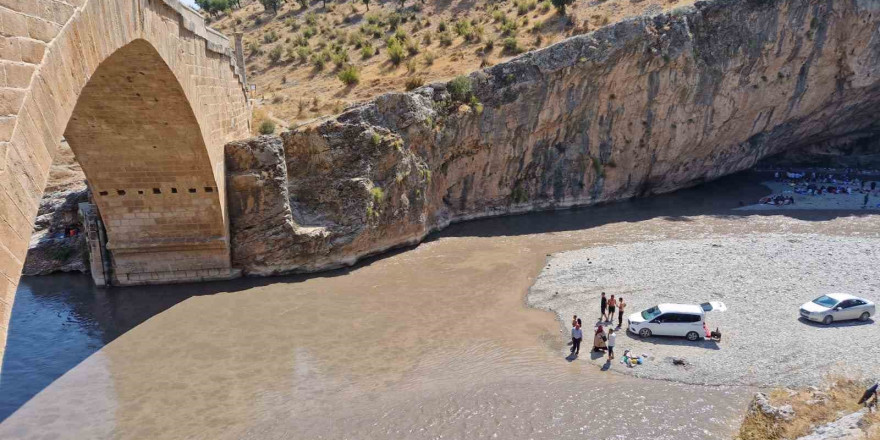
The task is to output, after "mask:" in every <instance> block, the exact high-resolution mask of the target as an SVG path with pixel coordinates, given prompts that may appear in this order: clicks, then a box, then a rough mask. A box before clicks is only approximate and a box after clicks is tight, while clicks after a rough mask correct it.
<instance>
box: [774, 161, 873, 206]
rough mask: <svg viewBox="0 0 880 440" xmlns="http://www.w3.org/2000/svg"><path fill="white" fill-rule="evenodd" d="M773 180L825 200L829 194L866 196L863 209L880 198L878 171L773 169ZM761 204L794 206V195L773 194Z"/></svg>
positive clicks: (800, 192) (805, 194)
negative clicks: (871, 200)
mask: <svg viewBox="0 0 880 440" xmlns="http://www.w3.org/2000/svg"><path fill="white" fill-rule="evenodd" d="M770 171H772V172H773V180H774V181H776V182H780V183H786V184H788V185H789V186H791V187H792V192H794V193H795V194H800V195H804V196H822V195H826V194H844V195H853V194H862V195H864V199H863V203H862V207H863V208H866V207H868V204H869V202H870V199H871V196H880V190H878V188H877V180H876V176H878V175H880V171H878V170H858V169H852V168H846V169H843V170H840V169H829V168H807V169H798V170H794V169H790V168H789V169H780V168H777V169H773V170H770ZM758 203H761V204H767V205H777V206H779V205H793V204H795V198H794V196H792V195H785V194H771V195H769V196H766V197H762V198H761V199H760V200H759V201H758Z"/></svg>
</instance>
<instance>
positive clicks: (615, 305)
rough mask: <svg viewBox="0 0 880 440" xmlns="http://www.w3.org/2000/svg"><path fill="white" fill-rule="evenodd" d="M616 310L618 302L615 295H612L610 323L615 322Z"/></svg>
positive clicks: (609, 312) (609, 311) (609, 307)
mask: <svg viewBox="0 0 880 440" xmlns="http://www.w3.org/2000/svg"><path fill="white" fill-rule="evenodd" d="M615 310H617V300H616V299H614V295H611V299H609V300H608V319H607V321H608V322H613V321H614V311H615Z"/></svg>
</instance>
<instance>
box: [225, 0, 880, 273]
mask: <svg viewBox="0 0 880 440" xmlns="http://www.w3.org/2000/svg"><path fill="white" fill-rule="evenodd" d="M878 22H880V1H876V0H864V1H857V2H834V1H818V0H776V1H768V0H715V1H710V2H698V3H696V5H695V6H694V7H691V8H686V9H681V10H676V11H673V12H672V13H668V14H664V15H659V16H656V17H650V18H647V17H639V18H634V19H631V20H628V21H623V22H621V23H618V24H615V25H612V26H609V27H606V28H603V29H600V30H597V31H595V32H593V33H591V34H587V35H582V36H576V37H573V38H569V39H567V40H565V41H562V42H560V43H557V44H555V45H553V46H550V47H547V48H545V49H541V50H538V51H535V52H532V53H528V54H525V55H522V56H520V57H518V58H515V59H513V60H511V61H510V62H507V63H502V64H498V65H496V66H493V67H491V68H489V69H486V70H484V71H480V72H475V73H473V74H471V75H470V76H469V78H470V83H471V85H472V89H473V92H474V100H471V99H470V97H469V96H467V94H464V96H453V95H454V94H453V93H451V89H450V85H449V84H432V85H430V86H427V87H423V88H421V89H418V90H415V91H413V92H410V93H392V94H387V95H383V96H380V97H378V98H376V99H374V100H373V101H371V102H369V103H366V104H363V105H361V106H358V107H355V108H351V109H348V110H347V111H345V112H344V113H343V114H341V115H339V116H337V117H335V118H332V119H329V120H320V121H316V122H314V123H312V124H309V125H307V126H303V127H299V128H297V129H295V130H293V131H291V132H289V133H285V134H283V135H282V140H283V143H284V152H285V162H286V166H287V171H286V173H287V176H288V177H287V191H288V197H289V208H290V213H291V216H292V230H293V234H294V237H290V238H289V239H288V240H286V241H285V240H282V241H278V248H284V247H286V246H289V248H285V249H275V250H273V251H272V253H271V255H269V256H268V257H266V258H263V259H261V260H259V261H247V260H243V259H237V260H236V262H237V264H241V265H242V267H243V268H244V269H245V271H246V272H249V273H254V274H270V273H280V272H288V271H310V270H318V269H323V268H329V267H335V266H339V265H343V264H349V263H351V262H353V261H354V260H355V259H357V258H359V257H361V256H363V255H367V254H370V253H375V252H379V251H382V250H384V249H387V248H388V247H392V246H397V245H403V244H407V243H413V242H416V241H418V240H420V239H422V238H423V237H424V236H425V235H426V234H427V233H429V232H430V231H432V230H435V229H438V228H442V227H444V226H446V225H447V224H449V223H450V222H452V221H459V220H466V219H471V218H477V217H484V216H492V215H502V214H508V213H516V212H524V211H530V210H537V209H555V208H561V207H569V206H573V205H589V204H594V203H600V202H606V201H612V200H620V199H625V198H629V197H636V196H644V195H650V194H657V193H663V192H668V191H672V190H675V189H679V188H683V187H687V186H690V185H695V184H698V183H700V182H703V181H706V180H711V179H715V178H717V177H720V176H723V175H726V174H729V173H732V172H736V171H739V170H743V169H746V168H749V167H751V166H752V165H754V164H755V163H756V162H757V161H758V160H759V159H761V158H763V157H766V156H769V155H773V154H776V153H779V152H782V151H784V150H786V149H792V148H799V147H803V146H805V145H809V144H816V143H821V142H824V141H827V140H831V139H835V138H839V137H851V136H853V135H855V134H857V133H858V134H860V135H864V134H871V133H877V132H878V122H877V119H876V118H875V110H874V109H875V108H876V105H877V102H878V98H880V83H878V81H877V77H878V76H877V75H876V72H877V70H878V68H880V38H878V36H877V27H878ZM456 95H461V93H456ZM264 142H268V141H264ZM273 182H277V180H275V181H273ZM242 189H243V190H245V191H247V190H246V189H245V188H242ZM261 191H263V189H261ZM274 191H275V192H276V193H278V194H280V191H281V188H277V189H276V190H274ZM233 197H235V198H247V197H248V196H247V195H236V196H233ZM254 209H256V207H254ZM265 209H267V210H271V211H273V212H285V213H286V212H287V211H286V209H280V208H278V207H274V206H273V207H266V208H265ZM250 214H251V215H255V216H258V215H259V214H258V213H256V212H251V213H250ZM263 218H264V219H265V221H266V222H274V225H275V226H274V227H269V226H268V225H264V226H263V227H266V228H268V229H269V230H271V231H272V233H273V234H276V235H273V237H276V236H277V234H281V232H280V231H283V230H285V229H284V228H289V227H288V226H287V224H288V223H290V222H291V220H290V219H289V218H288V217H286V214H285V215H283V216H277V217H273V216H272V215H266V216H263ZM233 241H234V242H239V243H242V242H244V241H242V240H236V239H235V238H233ZM256 241H257V240H256V239H254V238H253V237H249V238H248V240H247V242H256ZM239 251H240V250H238V249H236V250H233V253H236V252H239ZM250 252H251V253H253V250H251V251H250ZM245 254H248V253H247V252H245V253H243V254H242V255H245Z"/></svg>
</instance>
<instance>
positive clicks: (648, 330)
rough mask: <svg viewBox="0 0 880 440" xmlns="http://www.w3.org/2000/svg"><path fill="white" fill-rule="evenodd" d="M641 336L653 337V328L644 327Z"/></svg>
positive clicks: (640, 332)
mask: <svg viewBox="0 0 880 440" xmlns="http://www.w3.org/2000/svg"><path fill="white" fill-rule="evenodd" d="M639 336H641V337H643V338H650V337H651V329H647V328H643V329H641V330H639Z"/></svg>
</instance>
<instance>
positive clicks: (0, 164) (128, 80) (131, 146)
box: [0, 0, 250, 347]
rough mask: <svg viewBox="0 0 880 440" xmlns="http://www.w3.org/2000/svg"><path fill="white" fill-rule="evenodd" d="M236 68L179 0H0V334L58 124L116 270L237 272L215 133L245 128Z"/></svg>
mask: <svg viewBox="0 0 880 440" xmlns="http://www.w3.org/2000/svg"><path fill="white" fill-rule="evenodd" d="M114 54H116V55H119V56H118V57H116V58H113V56H114ZM241 71H242V70H241V68H239V66H237V65H236V64H235V57H234V56H232V49H231V46H230V45H229V42H228V40H227V39H226V38H225V37H223V36H222V35H219V34H217V33H216V32H214V31H212V30H210V29H208V28H207V27H205V24H204V20H202V19H201V17H199V16H198V14H197V13H195V12H193V11H191V10H189V9H187V8H186V7H184V6H182V5H181V4H180V3H179V2H178V1H177V0H64V1H61V0H0V347H2V346H3V345H4V342H5V334H6V323H7V322H8V317H9V313H10V311H11V305H12V300H13V296H14V294H15V290H16V286H17V283H18V278H19V274H20V273H21V269H22V264H23V262H24V260H25V255H26V252H27V248H28V242H29V240H30V237H31V232H32V230H33V222H34V218H35V216H36V214H37V208H38V206H39V202H40V196H41V194H42V192H43V189H44V186H45V184H46V176H47V174H48V169H49V166H50V164H51V163H52V159H53V157H54V155H55V153H56V151H57V148H58V144H59V142H60V141H61V139H62V137H64V136H65V135H67V136H68V137H69V138H70V139H69V140H70V144H71V148H72V149H73V151H74V153H76V155H77V158H78V159H80V162H81V163H82V165H83V170H84V171H85V174H86V178H87V179H88V181H89V183H90V185H91V188H90V189H91V191H92V193H93V194H95V197H96V200H95V203H96V204H97V205H98V207H99V209H100V210H101V212H102V217H104V220H105V222H106V224H107V233H108V239H109V241H108V247H110V248H111V252H114V253H115V255H114V256H115V257H117V258H114V260H115V261H117V262H118V265H117V267H115V268H114V269H116V271H115V276H116V278H117V281H118V282H119V283H123V284H137V283H153V282H157V281H181V280H202V279H209V278H223V277H229V276H232V275H235V272H234V271H233V270H232V269H231V267H230V259H229V241H228V215H227V212H226V204H225V200H226V185H225V182H226V179H225V169H224V157H223V145H224V144H225V143H227V142H229V141H232V140H235V139H241V138H243V137H246V136H247V135H248V134H249V127H248V125H249V123H250V122H249V121H250V114H249V108H248V104H247V99H246V95H245V91H244V89H243V84H242V83H241V82H240V81H241ZM69 122H70V124H69ZM66 129H67V130H68V131H66ZM154 188H155V189H158V190H159V191H160V192H161V194H162V196H163V197H158V196H159V194H158V193H155V192H154V191H153V190H154ZM207 188H211V190H210V191H208V190H207ZM174 189H176V191H174ZM193 189H194V190H195V192H193V191H191V190H193ZM105 211H106V212H105ZM168 213H171V214H172V215H171V216H170V217H169V216H167V214H168Z"/></svg>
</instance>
